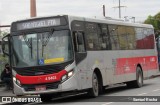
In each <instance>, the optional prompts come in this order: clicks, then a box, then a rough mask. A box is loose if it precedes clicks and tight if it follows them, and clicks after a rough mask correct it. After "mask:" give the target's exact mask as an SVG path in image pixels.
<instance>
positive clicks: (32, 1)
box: [30, 0, 37, 17]
mask: <svg viewBox="0 0 160 105" xmlns="http://www.w3.org/2000/svg"><path fill="white" fill-rule="evenodd" d="M30 16H31V17H36V16H37V12H36V0H30Z"/></svg>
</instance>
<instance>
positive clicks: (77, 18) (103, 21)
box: [68, 16, 153, 28]
mask: <svg viewBox="0 0 160 105" xmlns="http://www.w3.org/2000/svg"><path fill="white" fill-rule="evenodd" d="M68 17H69V19H70V20H71V21H73V20H78V21H88V22H96V23H106V24H113V25H114V24H115V25H125V26H136V27H146V28H153V26H152V25H150V24H142V23H131V22H126V21H122V20H120V19H112V18H109V19H108V18H104V19H97V18H85V17H77V16H68Z"/></svg>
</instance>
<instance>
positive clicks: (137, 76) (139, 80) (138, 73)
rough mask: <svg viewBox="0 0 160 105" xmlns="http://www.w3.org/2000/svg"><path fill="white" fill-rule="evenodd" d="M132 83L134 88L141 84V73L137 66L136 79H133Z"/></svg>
mask: <svg viewBox="0 0 160 105" xmlns="http://www.w3.org/2000/svg"><path fill="white" fill-rule="evenodd" d="M134 85H135V87H136V88H140V87H142V85H143V73H142V69H141V68H140V67H139V66H138V67H137V73H136V81H134Z"/></svg>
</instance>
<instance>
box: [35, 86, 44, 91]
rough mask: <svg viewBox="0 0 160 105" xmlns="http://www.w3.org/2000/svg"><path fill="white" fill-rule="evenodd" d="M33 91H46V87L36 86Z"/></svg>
mask: <svg viewBox="0 0 160 105" xmlns="http://www.w3.org/2000/svg"><path fill="white" fill-rule="evenodd" d="M35 89H36V91H43V90H46V86H36V87H35Z"/></svg>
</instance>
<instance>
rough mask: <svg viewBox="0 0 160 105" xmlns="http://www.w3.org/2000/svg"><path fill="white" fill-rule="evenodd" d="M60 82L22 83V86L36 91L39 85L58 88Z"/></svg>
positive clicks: (27, 89)
mask: <svg viewBox="0 0 160 105" xmlns="http://www.w3.org/2000/svg"><path fill="white" fill-rule="evenodd" d="M59 84H60V82H53V83H46V84H32V85H28V84H25V85H22V88H24V90H25V91H36V87H37V86H45V87H46V90H49V89H57V88H58V86H59Z"/></svg>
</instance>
